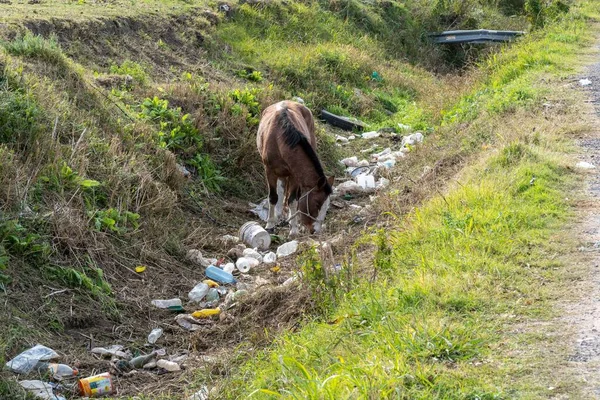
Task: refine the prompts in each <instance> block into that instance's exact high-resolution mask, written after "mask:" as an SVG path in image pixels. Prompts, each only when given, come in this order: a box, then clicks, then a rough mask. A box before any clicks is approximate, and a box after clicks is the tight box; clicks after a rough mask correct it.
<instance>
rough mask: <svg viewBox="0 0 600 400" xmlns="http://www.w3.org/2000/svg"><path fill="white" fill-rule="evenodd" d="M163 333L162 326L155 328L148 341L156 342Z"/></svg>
mask: <svg viewBox="0 0 600 400" xmlns="http://www.w3.org/2000/svg"><path fill="white" fill-rule="evenodd" d="M162 334H163V330H162V329H161V328H154V329H152V331H151V332H150V334H149V335H148V343H150V344H154V343H156V341H157V340H158V338H159V337H161V336H162Z"/></svg>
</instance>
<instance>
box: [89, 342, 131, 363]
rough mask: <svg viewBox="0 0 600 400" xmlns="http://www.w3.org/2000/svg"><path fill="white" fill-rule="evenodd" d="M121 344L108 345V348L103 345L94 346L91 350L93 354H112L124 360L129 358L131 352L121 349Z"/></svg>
mask: <svg viewBox="0 0 600 400" xmlns="http://www.w3.org/2000/svg"><path fill="white" fill-rule="evenodd" d="M123 348H124V347H123V346H121V345H119V344H115V345H112V346H110V347H109V348H104V347H94V348H93V349H92V350H91V352H92V353H93V354H99V355H101V356H114V357H119V358H123V359H125V360H129V359H131V353H130V352H129V351H123Z"/></svg>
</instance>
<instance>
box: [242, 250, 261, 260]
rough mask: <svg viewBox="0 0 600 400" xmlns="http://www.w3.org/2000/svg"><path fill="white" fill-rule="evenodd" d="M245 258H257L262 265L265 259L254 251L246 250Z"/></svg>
mask: <svg viewBox="0 0 600 400" xmlns="http://www.w3.org/2000/svg"><path fill="white" fill-rule="evenodd" d="M243 254H244V257H250V258H255V259H257V260H258V262H259V263H261V262H262V261H263V257H262V256H261V255H260V253H259V252H258V251H256V250H254V249H244V253H243Z"/></svg>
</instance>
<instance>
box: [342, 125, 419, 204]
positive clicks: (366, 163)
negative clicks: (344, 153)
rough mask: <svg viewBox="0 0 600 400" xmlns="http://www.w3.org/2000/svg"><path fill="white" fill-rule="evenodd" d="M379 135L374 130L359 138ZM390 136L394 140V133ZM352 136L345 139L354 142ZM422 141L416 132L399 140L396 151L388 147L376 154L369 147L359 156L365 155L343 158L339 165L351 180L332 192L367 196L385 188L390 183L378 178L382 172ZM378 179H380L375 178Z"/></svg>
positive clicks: (373, 148)
mask: <svg viewBox="0 0 600 400" xmlns="http://www.w3.org/2000/svg"><path fill="white" fill-rule="evenodd" d="M403 127H405V125H403ZM382 134H383V132H380V131H378V132H376V131H373V132H366V133H363V134H362V135H361V136H360V137H361V138H363V139H374V138H378V137H380V136H381V135H382ZM390 136H391V137H392V138H397V135H396V134H395V133H391V134H390ZM355 137H356V136H355V135H351V136H349V137H348V138H345V139H346V140H354V138H355ZM351 138H352V139H351ZM423 139H424V136H423V134H422V133H421V132H416V133H413V134H411V135H408V136H404V137H402V140H401V142H400V146H399V150H392V148H391V147H387V148H385V149H384V150H382V151H380V152H375V151H376V150H377V146H372V147H370V148H368V149H365V150H362V151H361V153H363V154H364V155H361V157H358V156H353V157H348V158H344V159H343V160H341V161H340V163H341V164H342V165H343V166H345V167H346V172H347V173H348V174H349V175H350V177H352V180H347V181H345V182H343V183H341V184H339V185H338V186H337V187H336V188H335V190H334V193H335V194H337V195H341V196H343V195H347V194H350V195H352V194H360V193H367V194H368V193H373V192H376V191H378V190H380V189H384V188H386V187H387V186H388V185H389V183H390V181H389V180H388V179H386V178H385V177H381V176H380V175H381V171H382V170H388V169H391V168H393V167H394V166H395V165H396V163H397V162H398V160H400V159H402V158H404V157H406V154H407V153H409V152H410V150H411V147H412V146H415V145H417V144H419V143H422V142H423ZM369 154H370V155H369ZM378 177H379V179H376V178H378Z"/></svg>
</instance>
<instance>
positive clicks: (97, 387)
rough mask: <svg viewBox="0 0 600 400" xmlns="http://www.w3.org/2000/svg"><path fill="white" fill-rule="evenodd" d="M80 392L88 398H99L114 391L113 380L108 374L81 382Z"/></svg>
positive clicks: (81, 380) (91, 377)
mask: <svg viewBox="0 0 600 400" xmlns="http://www.w3.org/2000/svg"><path fill="white" fill-rule="evenodd" d="M79 390H80V391H81V394H82V395H84V396H87V397H98V396H103V395H105V394H110V393H112V391H113V384H112V378H111V376H110V374H109V373H108V372H105V373H103V374H100V375H95V376H90V377H89V378H84V379H80V380H79Z"/></svg>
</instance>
